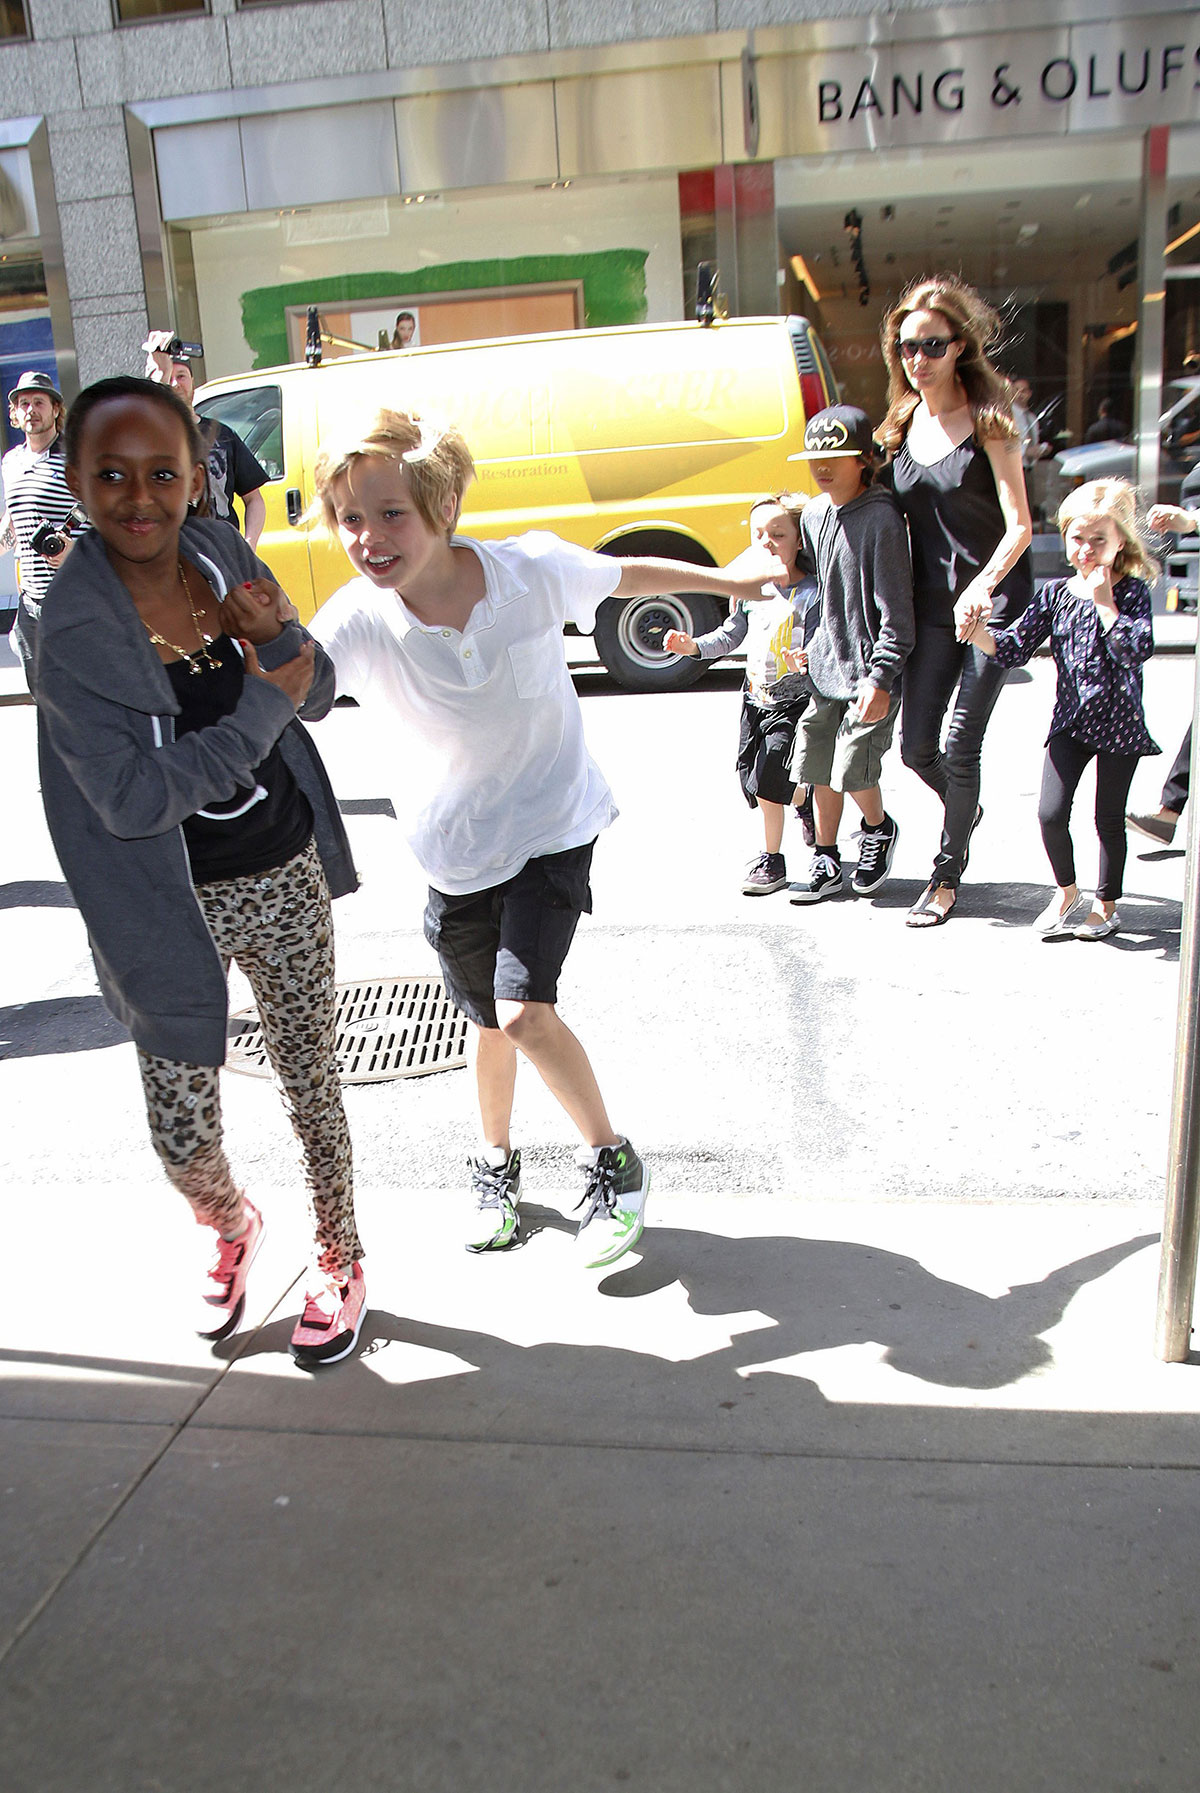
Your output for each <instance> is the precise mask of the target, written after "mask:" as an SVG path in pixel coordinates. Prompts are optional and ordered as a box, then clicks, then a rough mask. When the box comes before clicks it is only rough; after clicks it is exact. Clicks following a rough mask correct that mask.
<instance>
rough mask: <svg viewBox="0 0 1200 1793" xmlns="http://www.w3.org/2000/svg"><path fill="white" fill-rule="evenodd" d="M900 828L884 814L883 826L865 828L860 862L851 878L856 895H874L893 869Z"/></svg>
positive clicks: (860, 841)
mask: <svg viewBox="0 0 1200 1793" xmlns="http://www.w3.org/2000/svg"><path fill="white" fill-rule="evenodd" d="M899 839H900V830H899V829H898V828H897V826H896V824H895V822H893V820H892V818H891V816H884V818H883V826H882V828H864V829H863V831H862V835H861V837H860V839H859V845H858V864H857V865H856V866H855V868H854V876H853V878H851V880H850V888H851V890H853V892H854V894H855V896H872V895H874V893H875V891H877V890H878V889H879V886H880V885H881V884H882V883H883V882H884V879H885V878H886V877H887V875H888V873H889V872H890V871H891V869H892V858H893V856H894V854H895V851H896V842H897V841H898V840H899Z"/></svg>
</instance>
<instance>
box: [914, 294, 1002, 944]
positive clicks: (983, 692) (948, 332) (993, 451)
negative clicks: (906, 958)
mask: <svg viewBox="0 0 1200 1793" xmlns="http://www.w3.org/2000/svg"><path fill="white" fill-rule="evenodd" d="M999 331H1000V319H999V317H998V316H997V314H996V313H995V312H994V311H993V310H992V308H991V306H990V305H988V304H986V303H985V301H984V300H983V299H981V298H980V296H979V294H978V293H977V292H976V291H975V289H974V288H973V287H971V286H968V285H967V284H966V282H965V281H962V280H957V279H955V278H954V276H953V275H937V276H934V277H933V278H932V279H925V280H919V281H917V282H916V283H915V284H914V285H913V286H910V287H909V288H908V289H907V291H906V292H905V293H904V294H903V295H902V297H901V299H900V302H899V304H897V305H896V306H894V307H893V309H892V310H891V311H890V312H889V313H888V314H887V316H886V317H885V319H884V322H883V331H882V341H883V355H884V360H885V361H886V362H887V367H888V375H889V380H888V411H887V416H886V417H885V418H884V420H883V423H882V425H881V426H880V429H879V432H878V434H879V440H880V441H881V442H882V443H883V445H884V447H885V448H886V449H888V450H890V451H891V453H892V460H891V464H890V466H889V467H888V468H887V469H886V471H885V473H884V475H883V479H884V481H885V482H886V483H888V484H890V486H891V489H892V491H893V492H894V494H895V497H896V501H897V503H898V504H899V506H900V508H901V510H902V511H903V512H904V514H905V517H906V518H907V519H908V528H909V536H910V539H911V542H912V558H913V586H914V601H915V609H916V623H917V640H916V646H915V647H914V649H913V651H912V654H911V656H910V658H909V660H908V664H907V665H906V666H905V669H904V694H903V704H902V708H901V718H900V728H901V757H902V758H903V760H904V764H905V765H906V766H911V767H912V769H913V771H914V772H916V773H917V774H918V775H919V776H920V777H921V778H923V779H924V781H925V783H926V784H927V785H928V786H929V788H930V790H932V791H936V793H937V795H938V796H939V797H940V798H941V800H942V803H943V805H944V806H945V823H944V826H943V829H942V839H941V845H940V847H939V849H938V852H937V855H936V857H935V858H934V862H933V873H932V875H931V877H930V880H929V883H928V885H927V886H926V888H925V890H924V891H923V892H922V894H921V896H920V897H919V898H918V900H917V903H916V905H915V906H914V908H913V909H912V910H911V912H910V913H909V916H908V926H909V927H910V928H933V927H938V926H940V925H941V924H942V923H943V922H945V921H946V920H947V919H948V918H949V916H950V915H951V913H952V912H953V909H954V905H955V903H956V901H957V900H958V883H959V879H960V878H961V877H962V874H963V872H964V871H965V870H966V867H967V854H968V850H969V847H970V842H971V835H972V833H973V832H974V830H975V828H976V826H977V825H978V823H979V821H980V818H981V817H982V814H983V811H982V809H981V808H980V807H979V757H980V751H981V749H982V746H983V735H984V730H985V729H986V728H987V724H988V718H989V717H990V716H991V713H992V710H993V708H994V706H995V702H996V699H997V698H998V697H999V695H1000V689H1001V686H1002V685H1003V683H1004V678H1005V674H1004V671H1003V669H1002V668H1001V667H998V666H997V665H996V663H995V661H994V660H989V659H988V658H987V656H986V655H984V654H982V653H981V652H980V651H979V649H978V648H975V647H971V646H969V645H968V637H969V636H970V634H971V631H972V630H973V629H974V628H975V626H976V624H977V623H980V622H984V623H991V624H993V625H995V626H1001V625H1003V624H1007V623H1011V622H1015V620H1016V619H1017V617H1019V616H1020V615H1021V613H1022V612H1023V611H1024V609H1025V607H1026V605H1027V604H1028V603H1029V601H1030V598H1031V597H1032V596H1033V571H1032V567H1031V565H1030V559H1029V554H1028V552H1027V550H1028V547H1029V543H1030V541H1031V539H1032V536H1033V530H1032V526H1031V524H1030V520H1029V502H1028V499H1027V498H1026V496H1025V478H1024V474H1023V472H1022V468H1021V440H1020V436H1019V435H1018V433H1017V429H1016V426H1015V424H1014V423H1013V419H1012V412H1011V409H1010V389H1009V385H1008V381H1007V380H1006V379H1005V378H1004V375H1003V374H1001V373H999V372H998V371H997V369H996V368H994V367H993V366H992V364H991V362H990V361H989V360H988V358H987V350H988V349H989V348H990V347H991V346H992V345H993V344H994V343H995V341H996V339H997V337H998V335H999ZM956 689H957V695H955V693H956ZM951 700H953V703H954V709H953V714H952V715H951V718H950V725H949V728H948V730H947V732H946V740H945V745H944V746H943V745H942V724H943V722H944V719H945V716H946V711H947V710H948V709H949V708H950V704H951Z"/></svg>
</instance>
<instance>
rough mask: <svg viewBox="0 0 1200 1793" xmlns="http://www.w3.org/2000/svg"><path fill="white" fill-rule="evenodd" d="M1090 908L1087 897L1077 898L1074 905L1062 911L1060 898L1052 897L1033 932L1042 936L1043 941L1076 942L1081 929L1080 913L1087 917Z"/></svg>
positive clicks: (1070, 904)
mask: <svg viewBox="0 0 1200 1793" xmlns="http://www.w3.org/2000/svg"><path fill="white" fill-rule="evenodd" d="M1090 907H1091V905H1090V904H1089V903H1088V901H1087V899H1086V897H1082V896H1077V897H1076V898H1075V901H1074V902H1073V903H1069V904H1068V905H1067V907H1066V908H1065V909H1063V910H1061V911H1060V909H1059V907H1058V898H1057V897H1056V896H1055V897H1051V899H1050V901H1049V902H1048V903H1047V904H1046V907H1045V908H1044V909H1043V910H1042V913H1041V914H1040V915H1039V916H1038V918H1037V920H1036V921H1035V922H1034V924H1033V931H1034V933H1035V934H1040V935H1041V937H1042V939H1043V940H1074V939H1075V937H1076V934H1077V931H1078V928H1079V921H1080V912H1081V911H1082V913H1083V914H1084V915H1086V914H1087V913H1088V910H1089V908H1090Z"/></svg>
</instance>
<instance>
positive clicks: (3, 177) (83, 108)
mask: <svg viewBox="0 0 1200 1793" xmlns="http://www.w3.org/2000/svg"><path fill="white" fill-rule="evenodd" d="M702 260H704V261H710V262H715V263H716V264H717V265H718V266H719V269H720V288H721V291H722V294H723V296H724V303H725V305H726V306H727V308H728V309H729V311H730V312H732V313H736V314H741V315H747V314H760V313H764V312H776V311H801V312H804V313H806V314H807V315H809V316H810V317H812V318H813V319H814V321H815V322H816V323H817V325H818V327H819V329H820V330H821V333H822V336H823V338H824V340H825V342H826V345H827V347H828V349H829V352H830V355H831V358H832V360H833V362H834V366H835V369H836V372H837V374H838V377H839V379H840V381H841V382H842V385H843V388H844V390H845V392H846V395H847V396H848V397H850V398H852V399H854V400H856V401H858V402H860V403H862V404H864V405H865V406H866V407H867V408H868V409H869V410H870V411H872V413H873V414H878V412H879V410H880V408H881V402H882V394H883V371H882V364H881V360H880V355H879V347H878V324H879V318H880V315H881V312H882V310H883V309H884V308H885V306H886V305H887V303H888V302H889V301H890V300H891V299H892V298H894V297H895V295H896V293H897V292H898V291H899V289H900V287H901V286H902V285H903V284H904V282H905V281H906V280H908V279H909V278H911V277H913V276H915V275H917V274H920V273H922V272H929V271H933V270H935V269H938V268H945V267H949V268H953V269H955V270H961V272H962V273H964V274H965V275H966V276H967V277H968V278H969V279H971V280H972V281H973V282H974V283H975V284H976V285H977V286H979V287H980V288H981V289H982V290H983V291H984V292H985V293H986V294H987V295H988V296H989V297H990V298H992V299H993V301H994V302H996V303H997V304H998V305H1000V306H1001V307H1002V308H1003V310H1004V313H1005V316H1006V319H1007V343H1006V347H1005V351H1004V364H1005V366H1006V368H1007V370H1008V371H1009V372H1010V373H1012V374H1013V375H1014V377H1015V376H1023V377H1026V378H1028V379H1029V380H1030V382H1031V385H1032V387H1033V392H1034V402H1035V406H1036V408H1037V409H1038V410H1039V411H1041V412H1042V413H1043V430H1044V433H1045V434H1047V435H1054V436H1057V437H1059V438H1060V439H1064V440H1065V439H1068V438H1069V439H1073V440H1079V439H1080V438H1081V436H1082V435H1083V433H1084V432H1085V430H1086V428H1087V426H1088V425H1089V423H1090V422H1091V421H1092V420H1093V419H1094V417H1095V414H1096V412H1097V410H1098V408H1099V404H1100V401H1101V399H1104V398H1107V399H1108V400H1109V401H1110V408H1111V409H1113V410H1114V411H1115V412H1116V413H1117V415H1118V416H1122V414H1123V419H1124V421H1125V422H1126V424H1128V425H1129V426H1131V427H1133V428H1134V429H1136V430H1139V431H1140V435H1139V447H1140V449H1141V451H1142V456H1143V459H1142V464H1141V471H1142V474H1143V479H1144V482H1145V483H1148V484H1149V485H1151V486H1153V485H1157V483H1158V479H1159V474H1160V468H1159V466H1158V460H1157V457H1158V453H1159V431H1158V416H1159V412H1160V410H1164V409H1166V408H1168V406H1169V404H1170V402H1171V400H1172V398H1173V396H1175V394H1176V393H1177V392H1179V391H1181V390H1183V386H1181V384H1180V383H1181V382H1182V383H1184V385H1185V384H1186V381H1187V378H1188V376H1189V371H1190V369H1191V368H1192V367H1193V366H1194V365H1196V364H1197V362H1200V278H1198V277H1200V13H1198V12H1197V11H1196V9H1195V7H1194V6H1193V5H1191V4H1187V5H1180V4H1176V5H1172V4H1170V3H1168V0H1153V3H1148V4H1140V3H1139V0H1123V3H1122V4H1116V3H1115V0H1057V3H1056V5H1055V7H1054V8H1052V9H1050V8H1047V7H1046V6H1045V5H1044V4H1042V3H1041V0H1036V3H1034V0H976V3H974V4H971V3H967V4H960V5H958V6H956V7H937V8H936V9H935V8H932V7H928V6H924V5H921V4H913V3H912V0H909V3H907V4H906V3H905V0H897V3H896V4H895V5H894V7H892V8H891V9H889V10H888V11H887V12H886V13H885V12H882V11H880V12H875V11H872V10H871V9H870V8H869V7H867V6H863V5H859V4H857V3H856V0H840V4H839V0H493V3H492V4H491V5H490V6H489V7H488V8H486V9H475V8H470V7H467V6H465V5H464V6H458V5H452V6H446V5H441V6H437V5H432V4H430V3H429V0H0V382H2V383H3V384H4V385H5V387H6V388H7V386H8V385H9V384H10V383H11V380H12V379H13V378H14V377H15V376H16V374H18V373H19V372H20V371H21V370H22V369H23V368H25V367H27V366H29V365H31V363H33V364H37V363H38V361H39V358H41V359H42V360H43V363H44V364H45V365H46V366H48V367H52V368H53V369H55V370H56V372H57V375H58V378H59V380H60V382H61V383H62V385H63V388H64V391H66V392H67V394H68V395H70V394H71V393H72V392H73V391H74V390H76V389H77V387H78V386H79V384H81V383H86V382H88V381H90V380H92V379H95V378H98V377H100V376H102V375H104V374H108V373H112V372H116V371H129V370H139V369H140V366H141V359H142V358H141V355H140V344H141V342H142V340H143V338H144V335H145V332H146V329H147V327H148V326H166V325H170V326H173V327H174V328H175V329H176V330H177V331H178V333H179V334H180V336H182V337H183V338H184V339H185V340H194V341H196V342H199V343H202V344H203V348H204V357H203V363H202V366H201V367H200V369H199V370H198V371H200V372H201V373H203V374H205V375H207V376H216V375H219V374H225V373H232V372H239V371H242V370H244V369H247V368H250V367H266V366H271V365H275V364H277V363H279V362H283V361H288V360H294V359H296V358H298V357H299V356H301V355H302V353H303V346H304V320H305V316H306V313H307V309H308V307H309V306H311V305H316V306H318V308H319V310H320V315H321V319H322V325H323V329H324V331H325V334H326V337H327V346H328V349H329V352H332V353H338V352H352V350H353V349H354V347H356V346H358V347H365V348H375V347H377V346H380V345H381V344H383V343H389V344H390V343H391V342H392V341H393V340H395V341H397V343H398V342H400V341H401V340H404V339H408V338H410V337H411V338H413V339H415V340H416V341H418V342H424V343H431V342H445V341H453V340H461V339H464V338H468V337H473V336H480V335H497V334H510V333H520V332H524V331H530V330H542V329H557V328H571V327H574V326H578V325H583V324H609V323H621V322H635V321H639V320H641V319H650V320H656V321H657V320H665V319H669V318H678V317H680V316H687V315H689V314H690V309H691V306H692V305H693V303H694V295H695V278H696V267H697V264H698V263H699V262H700V261H702ZM404 314H408V315H407V317H404ZM1170 452H1173V451H1172V450H1168V456H1169V454H1170Z"/></svg>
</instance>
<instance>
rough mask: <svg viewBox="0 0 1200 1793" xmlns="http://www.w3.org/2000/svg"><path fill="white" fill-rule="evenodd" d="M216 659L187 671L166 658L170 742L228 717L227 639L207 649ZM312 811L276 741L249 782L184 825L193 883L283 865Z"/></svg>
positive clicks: (230, 671) (233, 658)
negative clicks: (174, 711)
mask: <svg viewBox="0 0 1200 1793" xmlns="http://www.w3.org/2000/svg"><path fill="white" fill-rule="evenodd" d="M208 651H209V653H210V654H211V655H212V657H213V658H214V659H215V660H216V661H217V662H218V664H217V665H216V666H205V665H204V663H203V661H201V662H199V663H198V664H199V667H200V670H199V672H198V673H197V672H195V671H193V670H192V664H193V663H192V662H191V661H188V660H170V661H168V662H167V664H166V674H167V677H168V678H169V679H170V681H171V689H172V690H173V691H174V693H175V695H176V697H177V698H178V699H179V702H180V705H181V706H182V707H181V710H180V713H179V715H178V716H177V717H176V718H175V738H176V740H178V739H179V738H180V736H182V735H189V734H193V733H195V731H196V730H197V729H201V728H210V727H212V725H213V724H214V723H217V722H220V720H221V718H222V717H223V716H228V715H231V714H232V712H233V711H234V710H235V709H236V708H237V702H238V699H239V698H240V697H241V695H242V683H243V680H244V679H245V676H246V674H245V669H244V667H243V665H242V656H241V653H240V652H239V650H238V647H237V645H236V643H235V642H234V641H232V640H231V639H230V637H229V636H228V635H218V636H217V638H216V640H215V641H213V642H211V643H210V644H209V649H208ZM312 831H313V813H312V806H311V804H310V803H309V801H308V798H307V797H306V796H305V795H304V792H303V791H302V790H301V789H300V787H299V785H298V784H297V783H296V781H295V779H294V778H293V777H292V774H291V773H290V771H289V770H288V767H287V764H286V762H285V760H284V757H283V755H282V753H281V752H280V750H279V744H278V742H277V743H276V744H275V746H274V747H272V749H271V751H270V753H268V755H267V757H266V759H265V760H263V761H262V763H261V765H259V766H257V767H256V768H255V772H254V785H253V786H252V787H250V788H247V789H245V790H238V791H237V792H236V793H235V794H234V795H233V796H232V797H229V798H226V799H223V800H221V801H218V802H214V803H207V804H205V806H204V808H203V809H202V810H198V811H197V812H196V814H195V815H193V816H188V818H187V820H186V821H185V822H184V824H183V838H184V842H185V844H186V846H187V850H188V858H189V860H190V861H191V867H192V878H193V880H194V882H195V883H197V884H211V883H213V882H214V881H215V880H216V879H218V878H243V877H248V876H250V875H251V874H252V873H254V872H265V871H269V870H270V869H271V868H272V867H273V866H277V865H285V864H286V863H287V861H288V860H289V859H294V858H295V856H296V854H297V853H300V852H302V851H303V849H304V848H305V847H306V846H307V845H308V842H309V838H310V836H311V835H312Z"/></svg>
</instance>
